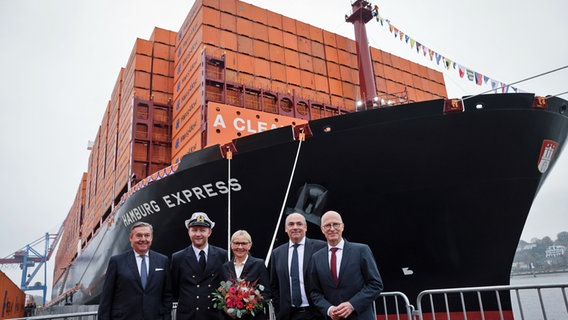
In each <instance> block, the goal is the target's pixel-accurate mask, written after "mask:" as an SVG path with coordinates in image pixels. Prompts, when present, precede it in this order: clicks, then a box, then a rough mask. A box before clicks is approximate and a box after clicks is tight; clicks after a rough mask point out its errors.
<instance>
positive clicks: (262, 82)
mask: <svg viewBox="0 0 568 320" xmlns="http://www.w3.org/2000/svg"><path fill="white" fill-rule="evenodd" d="M267 63H268V62H267ZM253 85H254V86H255V87H256V88H260V89H264V90H271V87H270V80H269V79H268V78H265V77H255V78H254V84H253Z"/></svg>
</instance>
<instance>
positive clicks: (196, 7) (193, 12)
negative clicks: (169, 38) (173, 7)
mask: <svg viewBox="0 0 568 320" xmlns="http://www.w3.org/2000/svg"><path fill="white" fill-rule="evenodd" d="M201 8H202V2H201V0H196V1H195V2H194V3H193V6H192V7H191V9H190V10H189V13H188V14H187V16H185V19H184V21H183V23H182V24H181V27H180V28H179V30H178V32H177V36H176V43H175V46H176V47H177V46H178V45H179V43H180V42H181V40H182V39H183V38H185V37H186V35H187V33H188V32H190V31H189V30H190V28H191V26H192V24H193V21H194V20H195V17H196V16H198V13H199V14H200V12H201Z"/></svg>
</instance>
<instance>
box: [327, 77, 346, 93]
mask: <svg viewBox="0 0 568 320" xmlns="http://www.w3.org/2000/svg"><path fill="white" fill-rule="evenodd" d="M329 93H331V94H332V95H336V96H342V95H343V88H342V86H341V81H339V80H336V79H332V78H329Z"/></svg>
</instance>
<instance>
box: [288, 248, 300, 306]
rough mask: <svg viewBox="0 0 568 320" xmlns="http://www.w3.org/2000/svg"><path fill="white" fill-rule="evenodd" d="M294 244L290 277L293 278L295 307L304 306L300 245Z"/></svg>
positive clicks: (293, 302)
mask: <svg viewBox="0 0 568 320" xmlns="http://www.w3.org/2000/svg"><path fill="white" fill-rule="evenodd" d="M299 245H300V244H299V243H297V244H294V251H293V252H292V263H291V264H290V278H291V279H292V305H294V307H300V306H302V293H301V292H300V268H299V265H298V246H299Z"/></svg>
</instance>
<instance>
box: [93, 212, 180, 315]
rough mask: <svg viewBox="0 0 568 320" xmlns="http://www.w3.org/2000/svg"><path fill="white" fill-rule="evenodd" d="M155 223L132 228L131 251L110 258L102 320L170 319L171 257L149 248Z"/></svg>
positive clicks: (100, 308) (104, 289)
mask: <svg viewBox="0 0 568 320" xmlns="http://www.w3.org/2000/svg"><path fill="white" fill-rule="evenodd" d="M152 237H153V230H152V226H151V225H150V224H148V223H145V222H136V223H134V224H133V225H132V227H131V228H130V235H129V239H130V245H131V246H132V250H129V251H127V252H125V253H123V254H119V255H116V256H113V257H111V258H110V261H109V263H108V267H107V271H106V275H105V282H104V285H103V292H102V294H101V299H100V301H99V310H98V319H99V320H110V319H112V320H117V319H124V320H133V319H137V320H138V319H143V320H155V319H164V320H165V319H168V320H169V319H171V309H172V299H171V291H170V289H171V288H170V283H169V279H168V269H169V264H168V257H166V256H165V255H163V254H160V253H157V252H155V251H152V250H150V246H151V245H152Z"/></svg>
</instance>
